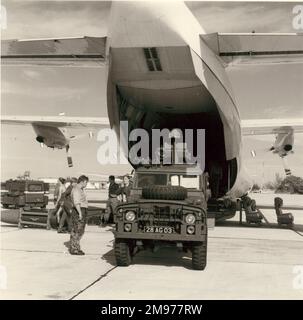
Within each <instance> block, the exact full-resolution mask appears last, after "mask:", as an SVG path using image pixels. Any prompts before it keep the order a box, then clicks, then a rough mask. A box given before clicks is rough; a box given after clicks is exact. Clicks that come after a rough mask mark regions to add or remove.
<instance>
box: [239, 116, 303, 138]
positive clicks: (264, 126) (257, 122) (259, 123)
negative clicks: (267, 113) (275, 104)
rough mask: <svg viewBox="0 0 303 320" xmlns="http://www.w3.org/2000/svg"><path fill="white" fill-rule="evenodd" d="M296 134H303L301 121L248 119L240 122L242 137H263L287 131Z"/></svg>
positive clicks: (302, 120)
mask: <svg viewBox="0 0 303 320" xmlns="http://www.w3.org/2000/svg"><path fill="white" fill-rule="evenodd" d="M290 128H291V129H293V130H294V132H296V133H302V132H303V119H300V118H298V119H250V120H242V121H241V130H242V135H245V136H248V135H263V134H278V133H288V132H289V129H290Z"/></svg>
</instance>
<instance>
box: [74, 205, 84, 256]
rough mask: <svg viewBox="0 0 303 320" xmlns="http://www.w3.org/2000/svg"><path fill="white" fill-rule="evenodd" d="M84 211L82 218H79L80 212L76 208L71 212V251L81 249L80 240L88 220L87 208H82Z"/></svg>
mask: <svg viewBox="0 0 303 320" xmlns="http://www.w3.org/2000/svg"><path fill="white" fill-rule="evenodd" d="M81 212H82V217H83V218H82V220H80V219H79V214H78V212H77V210H76V209H75V208H74V209H73V211H72V213H71V225H72V230H71V233H70V251H71V252H75V251H80V250H81V248H80V240H81V238H82V237H83V234H84V231H85V226H86V220H87V209H86V208H81Z"/></svg>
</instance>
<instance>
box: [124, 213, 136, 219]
mask: <svg viewBox="0 0 303 320" xmlns="http://www.w3.org/2000/svg"><path fill="white" fill-rule="evenodd" d="M125 219H126V220H127V221H134V220H135V219H136V214H135V212H134V211H127V212H126V214H125Z"/></svg>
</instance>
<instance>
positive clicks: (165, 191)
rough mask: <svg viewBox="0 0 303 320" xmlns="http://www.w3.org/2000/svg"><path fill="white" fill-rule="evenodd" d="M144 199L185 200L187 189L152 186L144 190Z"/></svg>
mask: <svg viewBox="0 0 303 320" xmlns="http://www.w3.org/2000/svg"><path fill="white" fill-rule="evenodd" d="M142 197H143V198H144V199H159V200H185V199H186V198H187V189H186V188H184V187H180V186H157V185H155V186H150V187H145V188H143V190H142Z"/></svg>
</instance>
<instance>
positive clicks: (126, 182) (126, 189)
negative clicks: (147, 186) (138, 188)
mask: <svg viewBox="0 0 303 320" xmlns="http://www.w3.org/2000/svg"><path fill="white" fill-rule="evenodd" d="M131 188H132V183H131V181H130V178H129V176H128V175H125V176H124V177H123V185H122V188H121V195H122V202H127V201H128V198H129V196H130V191H131Z"/></svg>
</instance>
